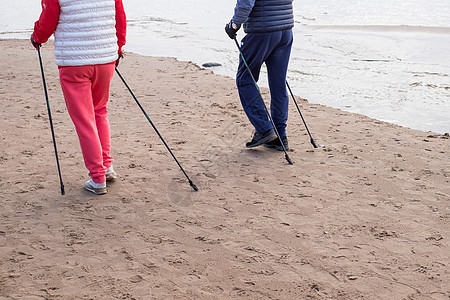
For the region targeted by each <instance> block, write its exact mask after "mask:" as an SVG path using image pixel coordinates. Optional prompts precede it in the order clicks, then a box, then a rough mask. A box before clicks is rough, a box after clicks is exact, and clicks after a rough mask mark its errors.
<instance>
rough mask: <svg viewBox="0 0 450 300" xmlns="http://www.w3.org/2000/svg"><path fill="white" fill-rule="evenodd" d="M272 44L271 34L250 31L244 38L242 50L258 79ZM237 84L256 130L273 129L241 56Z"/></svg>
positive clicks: (260, 131)
mask: <svg viewBox="0 0 450 300" xmlns="http://www.w3.org/2000/svg"><path fill="white" fill-rule="evenodd" d="M271 44H272V43H271V35H270V34H265V33H253V34H252V33H250V34H247V35H246V36H245V37H244V38H243V39H242V45H241V51H242V54H243V55H244V58H245V61H246V62H247V64H248V66H249V68H250V70H251V71H252V74H253V76H254V78H255V80H256V81H258V79H259V73H260V70H261V66H262V64H263V63H264V60H265V59H266V58H267V55H268V53H270V51H271V47H272V45H271ZM236 85H237V87H238V91H239V98H240V99H241V104H242V107H243V108H244V111H245V113H246V115H247V117H248V119H249V120H250V123H252V125H253V126H254V127H255V130H256V131H257V132H259V133H264V132H266V131H268V130H270V129H272V128H273V126H272V123H271V122H270V120H269V118H268V117H267V113H266V111H265V109H264V106H263V104H262V102H261V97H260V95H259V93H258V90H257V88H256V86H255V83H254V82H253V80H252V77H251V76H250V74H249V73H248V70H247V68H246V66H245V64H244V62H243V60H242V57H239V68H238V72H237V74H236Z"/></svg>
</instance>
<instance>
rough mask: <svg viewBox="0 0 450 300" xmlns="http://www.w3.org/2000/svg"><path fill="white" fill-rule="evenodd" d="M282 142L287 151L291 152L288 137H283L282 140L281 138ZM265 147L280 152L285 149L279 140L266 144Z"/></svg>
mask: <svg viewBox="0 0 450 300" xmlns="http://www.w3.org/2000/svg"><path fill="white" fill-rule="evenodd" d="M281 141H283V145H284V148H285V149H286V150H289V145H288V139H287V137H282V138H281ZM264 147H267V148H275V149H277V150H278V151H283V147H282V146H281V143H280V140H279V139H278V138H277V139H275V140H273V141H271V142H268V143H265V144H264Z"/></svg>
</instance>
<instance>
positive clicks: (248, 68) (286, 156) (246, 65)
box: [234, 38, 294, 165]
mask: <svg viewBox="0 0 450 300" xmlns="http://www.w3.org/2000/svg"><path fill="white" fill-rule="evenodd" d="M234 42H235V43H236V46H237V47H238V49H239V53H240V54H241V58H242V62H243V63H244V65H245V67H246V68H247V71H248V73H249V74H250V76H251V77H252V80H253V83H254V84H255V87H256V90H257V91H258V93H259V98H260V99H261V102H262V104H263V106H264V110H265V111H266V114H267V116H268V117H269V120H270V122H271V123H272V125H273V129H274V130H275V133H276V134H277V137H278V140H280V143H281V146H282V147H283V151H284V157H285V158H286V160H287V161H288V163H289V164H290V165H293V164H294V163H293V162H292V160H291V158H290V157H289V155H288V154H287V151H286V147H285V146H284V144H283V141H282V140H281V137H280V134H279V133H278V130H277V128H276V126H275V123H274V122H273V119H272V117H271V116H270V113H269V111H268V110H267V106H266V103H264V99H263V97H262V94H261V91H260V90H259V87H258V84H257V83H256V80H255V77H253V74H252V71H251V70H250V67H249V66H248V64H247V61H246V60H245V58H244V54H242V50H241V46H239V43H238V41H237V39H236V38H234Z"/></svg>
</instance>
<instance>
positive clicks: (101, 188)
mask: <svg viewBox="0 0 450 300" xmlns="http://www.w3.org/2000/svg"><path fill="white" fill-rule="evenodd" d="M84 188H85V189H86V190H88V191H90V192H93V193H94V194H96V195H103V194H106V181H105V182H102V183H97V182H94V181H93V180H92V179H91V180H88V181H86V182H85V183H84Z"/></svg>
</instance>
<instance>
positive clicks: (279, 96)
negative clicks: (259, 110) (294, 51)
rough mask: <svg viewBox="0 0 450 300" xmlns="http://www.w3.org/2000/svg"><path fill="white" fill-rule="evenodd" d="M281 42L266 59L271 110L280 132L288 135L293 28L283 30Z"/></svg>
mask: <svg viewBox="0 0 450 300" xmlns="http://www.w3.org/2000/svg"><path fill="white" fill-rule="evenodd" d="M281 33H282V36H281V40H280V42H279V44H278V45H277V46H276V47H275V48H274V49H273V51H272V53H271V54H270V55H269V57H268V58H267V60H266V66H267V75H268V79H269V88H270V96H271V102H270V111H271V116H272V119H273V122H274V123H275V126H276V128H277V130H278V133H279V134H280V137H282V138H283V137H286V123H287V119H288V111H289V95H288V93H287V89H286V73H287V68H288V64H289V57H290V54H291V48H292V41H293V37H292V30H285V31H282V32H281Z"/></svg>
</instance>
